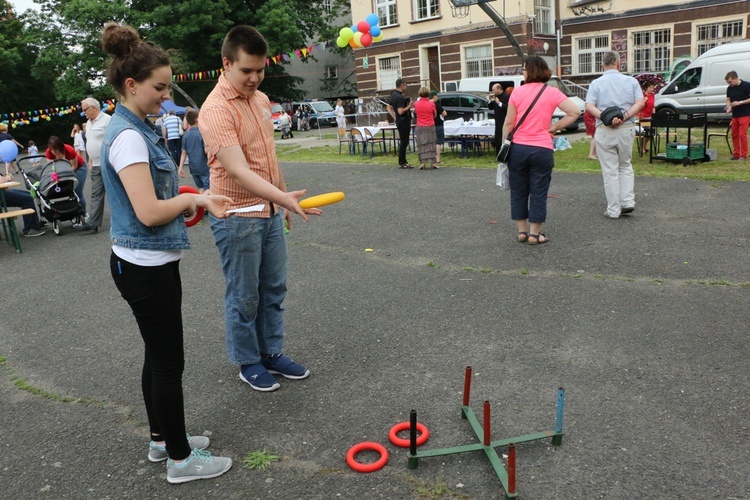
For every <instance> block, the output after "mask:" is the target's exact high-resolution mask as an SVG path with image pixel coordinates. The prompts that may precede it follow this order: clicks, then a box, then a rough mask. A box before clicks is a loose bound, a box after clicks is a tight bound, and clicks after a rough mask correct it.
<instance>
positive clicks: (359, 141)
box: [349, 128, 367, 156]
mask: <svg viewBox="0 0 750 500" xmlns="http://www.w3.org/2000/svg"><path fill="white" fill-rule="evenodd" d="M349 133H350V134H351V136H352V143H351V153H350V154H354V153H355V152H356V151H357V150H358V148H359V146H360V145H362V156H364V155H365V151H366V150H367V142H366V141H365V138H364V137H362V132H360V131H359V129H356V128H353V129H351V130H350V131H349Z"/></svg>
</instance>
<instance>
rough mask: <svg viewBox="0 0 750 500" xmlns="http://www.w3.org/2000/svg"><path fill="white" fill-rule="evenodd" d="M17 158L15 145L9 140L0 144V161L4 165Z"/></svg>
mask: <svg viewBox="0 0 750 500" xmlns="http://www.w3.org/2000/svg"><path fill="white" fill-rule="evenodd" d="M16 156H18V148H17V147H16V143H15V142H13V141H11V140H10V139H8V140H5V141H3V142H0V159H1V160H3V161H4V162H5V163H9V162H11V161H13V160H15V159H16Z"/></svg>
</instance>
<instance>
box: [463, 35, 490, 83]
mask: <svg viewBox="0 0 750 500" xmlns="http://www.w3.org/2000/svg"><path fill="white" fill-rule="evenodd" d="M464 68H465V70H464V71H465V77H466V78H476V77H478V76H492V44H491V43H488V44H486V45H474V46H473V47H464Z"/></svg>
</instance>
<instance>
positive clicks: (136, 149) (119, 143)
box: [102, 113, 182, 266]
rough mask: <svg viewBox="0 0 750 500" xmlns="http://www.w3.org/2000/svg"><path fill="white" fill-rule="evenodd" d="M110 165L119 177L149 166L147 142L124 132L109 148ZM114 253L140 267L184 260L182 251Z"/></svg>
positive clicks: (121, 249)
mask: <svg viewBox="0 0 750 500" xmlns="http://www.w3.org/2000/svg"><path fill="white" fill-rule="evenodd" d="M102 114H104V113H102ZM109 163H110V164H111V165H112V168H114V169H115V172H117V173H118V175H119V173H120V171H121V170H122V169H124V168H127V167H129V166H131V165H135V164H136V163H146V164H148V146H146V140H145V139H144V138H143V136H142V135H141V134H140V133H139V132H137V131H135V130H133V129H125V130H123V131H122V132H120V134H119V135H118V136H117V137H115V140H114V141H112V145H111V146H110V148H109ZM112 251H113V252H114V253H115V255H117V256H118V257H120V258H121V259H123V260H126V261H128V262H130V263H132V264H136V265H138V266H161V265H164V264H167V263H169V262H174V261H176V260H180V259H181V258H182V250H143V249H140V248H126V247H121V246H117V245H112Z"/></svg>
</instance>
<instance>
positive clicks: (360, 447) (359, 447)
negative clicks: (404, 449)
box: [346, 441, 388, 472]
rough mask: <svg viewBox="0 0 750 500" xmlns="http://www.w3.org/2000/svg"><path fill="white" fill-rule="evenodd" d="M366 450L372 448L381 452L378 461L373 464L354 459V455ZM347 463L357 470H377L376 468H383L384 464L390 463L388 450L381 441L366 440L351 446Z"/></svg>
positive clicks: (347, 454) (347, 455)
mask: <svg viewBox="0 0 750 500" xmlns="http://www.w3.org/2000/svg"><path fill="white" fill-rule="evenodd" d="M364 450H371V451H375V452H377V453H380V458H379V459H378V461H377V462H373V463H371V464H361V463H359V462H357V461H356V460H354V455H356V454H357V453H359V452H360V451H364ZM346 463H347V464H349V467H351V468H352V469H354V470H355V471H357V472H375V471H376V470H380V469H382V468H383V466H384V465H385V464H386V463H388V450H386V449H385V447H384V446H383V445H382V444H380V443H375V442H372V441H364V442H362V443H358V444H355V445H354V446H352V447H351V448H349V451H348V452H347V453H346Z"/></svg>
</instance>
